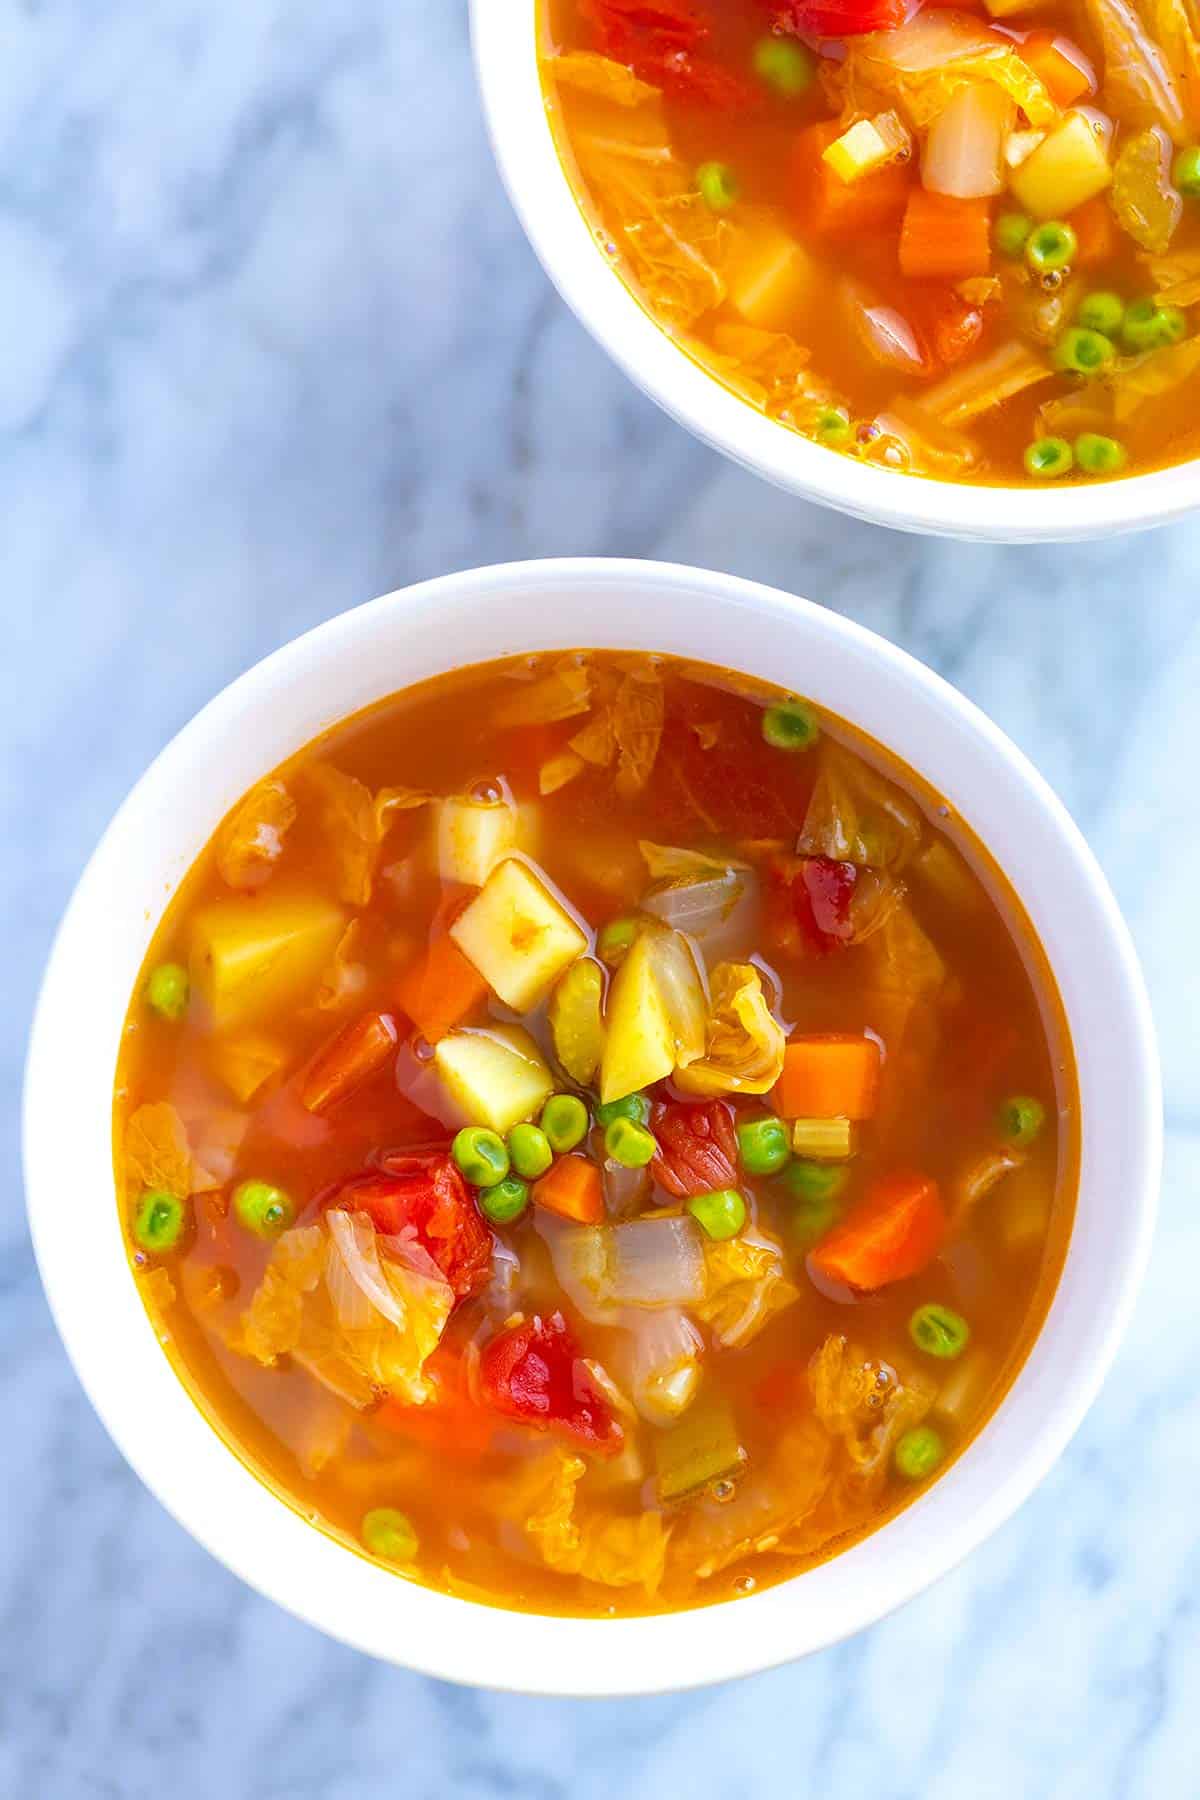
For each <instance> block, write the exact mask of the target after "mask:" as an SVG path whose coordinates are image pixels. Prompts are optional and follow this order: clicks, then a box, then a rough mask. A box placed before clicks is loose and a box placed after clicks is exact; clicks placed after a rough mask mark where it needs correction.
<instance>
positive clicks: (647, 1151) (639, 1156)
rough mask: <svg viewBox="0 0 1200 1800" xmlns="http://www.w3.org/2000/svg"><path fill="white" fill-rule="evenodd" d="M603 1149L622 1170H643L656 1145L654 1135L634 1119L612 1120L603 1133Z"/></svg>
mask: <svg viewBox="0 0 1200 1800" xmlns="http://www.w3.org/2000/svg"><path fill="white" fill-rule="evenodd" d="M604 1149H605V1153H606V1155H608V1156H611V1157H612V1159H613V1161H614V1162H617V1163H620V1165H621V1167H622V1168H623V1169H644V1168H645V1167H646V1164H647V1163H648V1162H650V1161H651V1159H652V1158H653V1156H654V1153H655V1151H656V1150H657V1149H658V1144H657V1142H656V1140H655V1137H654V1133H653V1132H652V1131H647V1130H646V1127H645V1126H644V1125H639V1124H638V1123H637V1121H636V1120H635V1119H614V1120H613V1122H612V1124H611V1125H610V1126H608V1128H607V1130H606V1131H605V1133H604Z"/></svg>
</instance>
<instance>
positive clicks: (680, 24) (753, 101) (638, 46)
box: [580, 0, 762, 112]
mask: <svg viewBox="0 0 1200 1800" xmlns="http://www.w3.org/2000/svg"><path fill="white" fill-rule="evenodd" d="M580 11H581V12H582V14H583V17H584V18H585V19H588V20H590V22H591V24H592V28H593V31H594V33H595V37H596V43H597V47H598V48H599V49H600V51H601V52H602V53H603V54H604V55H605V56H611V57H612V58H613V59H614V60H615V61H616V62H622V63H625V64H626V65H627V67H629V68H631V69H632V70H633V72H634V74H635V75H640V76H641V78H642V80H643V81H649V82H652V83H653V84H654V86H655V87H659V88H661V89H662V90H663V92H664V93H667V94H671V95H674V96H675V97H676V98H678V99H680V100H688V101H691V102H693V103H695V104H697V105H700V106H709V107H714V108H716V109H717V110H719V111H722V112H750V111H754V110H755V109H756V108H757V107H758V105H759V104H760V102H761V99H762V96H761V94H760V92H759V90H758V88H756V87H754V86H752V85H751V83H750V82H749V81H745V80H743V78H742V77H741V76H740V75H735V74H733V73H732V72H731V71H730V70H729V69H725V68H722V66H721V65H720V64H719V63H715V62H711V61H709V60H708V59H706V58H705V57H703V56H697V55H696V47H697V45H699V44H701V43H702V42H703V40H704V39H705V38H706V37H707V36H708V35H709V25H708V21H707V19H706V17H705V15H704V13H703V12H702V11H701V10H700V8H699V7H696V6H692V5H689V4H687V3H686V0H582V4H581V7H580Z"/></svg>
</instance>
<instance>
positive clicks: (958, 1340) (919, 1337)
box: [908, 1300, 971, 1360]
mask: <svg viewBox="0 0 1200 1800" xmlns="http://www.w3.org/2000/svg"><path fill="white" fill-rule="evenodd" d="M908 1335H909V1337H910V1338H911V1339H912V1341H913V1343H914V1344H915V1345H916V1346H917V1349H918V1350H924V1352H925V1354H926V1355H927V1356H940V1357H942V1358H943V1359H946V1360H949V1359H950V1358H952V1357H955V1356H961V1355H962V1353H963V1351H964V1350H965V1349H966V1347H967V1345H968V1343H969V1342H970V1339H971V1327H970V1326H969V1325H968V1324H967V1321H966V1320H965V1319H964V1318H963V1316H962V1314H961V1313H956V1312H954V1311H952V1309H951V1308H950V1307H948V1306H939V1305H938V1303H937V1301H936V1300H931V1301H930V1302H929V1303H928V1305H926V1306H918V1308H917V1310H916V1312H915V1313H914V1314H913V1316H912V1318H911V1319H910V1320H909V1321H908Z"/></svg>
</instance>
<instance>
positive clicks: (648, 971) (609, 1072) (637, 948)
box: [600, 934, 676, 1104]
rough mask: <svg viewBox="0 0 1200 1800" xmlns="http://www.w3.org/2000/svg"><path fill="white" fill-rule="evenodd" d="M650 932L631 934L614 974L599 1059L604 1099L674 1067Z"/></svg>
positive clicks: (627, 1091) (620, 1095) (635, 1089)
mask: <svg viewBox="0 0 1200 1800" xmlns="http://www.w3.org/2000/svg"><path fill="white" fill-rule="evenodd" d="M651 945H652V938H651V936H650V935H649V934H646V935H643V936H641V937H637V938H635V939H634V941H633V944H632V945H631V947H630V949H629V952H628V954H627V955H626V957H625V961H624V962H623V963H622V964H621V966H620V968H619V969H618V970H617V972H616V974H615V976H614V977H613V984H612V990H611V993H610V995H609V1001H608V1019H607V1035H606V1037H605V1041H604V1056H603V1059H602V1061H601V1064H600V1098H601V1100H602V1101H604V1102H605V1103H606V1104H607V1103H608V1101H610V1100H620V1099H622V1098H623V1097H624V1096H625V1095H626V1094H635V1093H637V1092H638V1090H639V1089H640V1088H644V1087H649V1086H650V1084H651V1082H654V1081H663V1080H665V1078H666V1077H667V1076H668V1075H669V1074H670V1073H671V1071H672V1070H673V1069H674V1067H675V1052H676V1041H675V1027H674V1023H673V1021H672V1018H671V1015H670V1011H669V1010H668V1007H667V1003H666V998H665V996H664V995H663V992H662V988H661V986H660V985H659V981H658V977H657V974H656V971H655V959H654V955H653V952H652V948H651Z"/></svg>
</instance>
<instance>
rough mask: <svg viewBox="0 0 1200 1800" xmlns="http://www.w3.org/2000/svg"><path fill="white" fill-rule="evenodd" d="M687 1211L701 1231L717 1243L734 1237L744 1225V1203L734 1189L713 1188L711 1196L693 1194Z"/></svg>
mask: <svg viewBox="0 0 1200 1800" xmlns="http://www.w3.org/2000/svg"><path fill="white" fill-rule="evenodd" d="M687 1210H688V1212H690V1213H691V1215H692V1217H693V1219H695V1221H696V1223H697V1225H699V1226H700V1228H701V1230H702V1231H703V1232H704V1233H705V1234H706V1235H707V1236H708V1237H710V1238H715V1239H716V1241H717V1242H718V1243H720V1242H722V1241H723V1239H725V1238H731V1237H736V1236H737V1234H738V1232H739V1231H740V1230H741V1229H742V1226H743V1225H744V1224H745V1223H746V1202H745V1200H744V1199H743V1198H742V1196H741V1195H740V1194H739V1193H738V1191H737V1189H736V1188H714V1189H713V1191H712V1193H711V1194H693V1195H692V1197H691V1199H690V1200H689V1201H688V1203H687Z"/></svg>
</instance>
